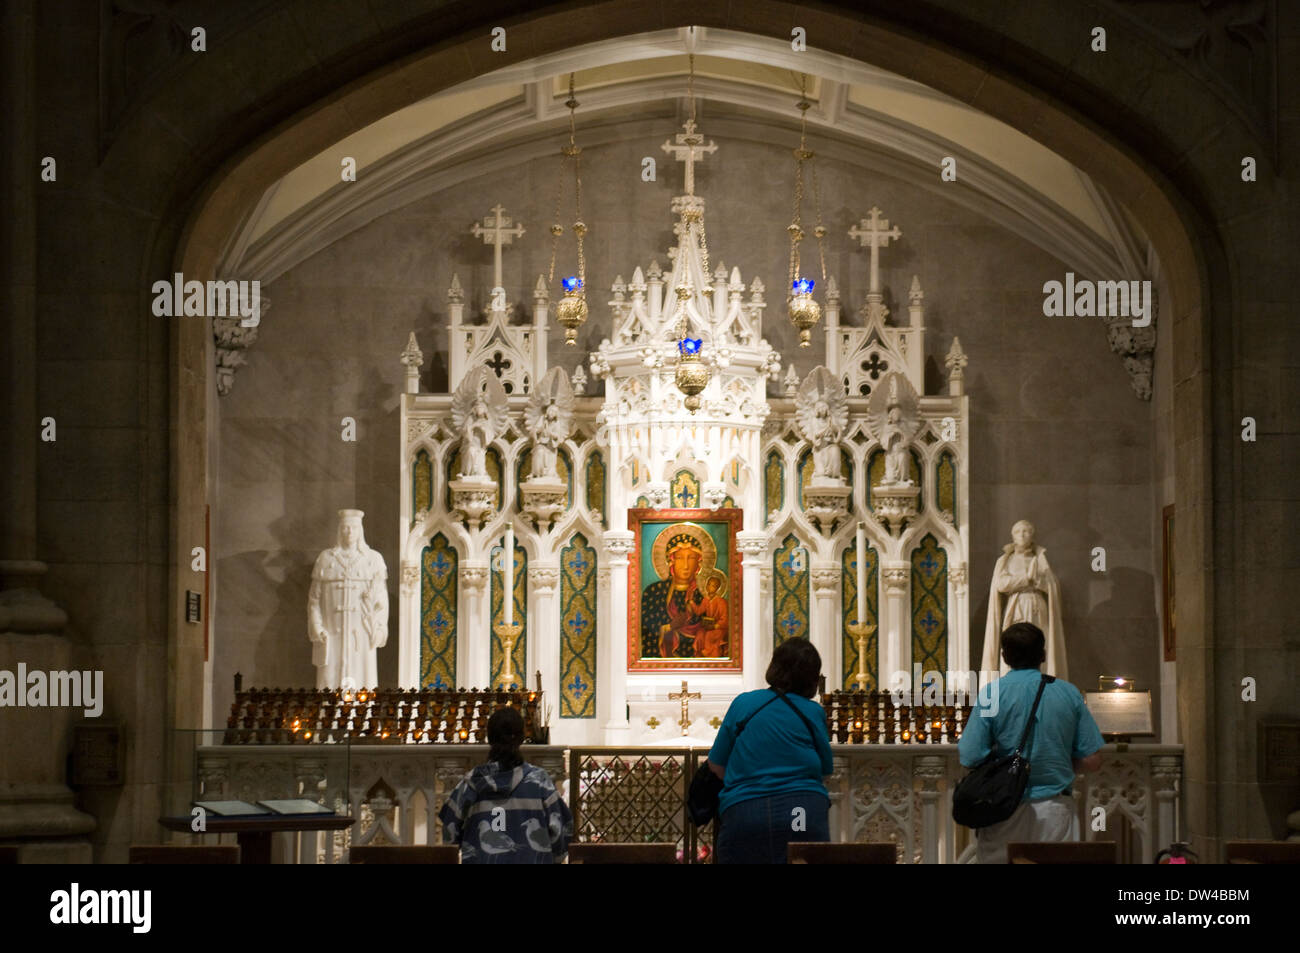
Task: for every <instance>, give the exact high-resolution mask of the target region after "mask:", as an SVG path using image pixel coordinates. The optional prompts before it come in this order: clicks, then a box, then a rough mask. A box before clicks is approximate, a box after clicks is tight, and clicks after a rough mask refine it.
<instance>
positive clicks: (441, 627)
mask: <svg viewBox="0 0 1300 953" xmlns="http://www.w3.org/2000/svg"><path fill="white" fill-rule="evenodd" d="M457 564H458V560H457V558H456V547H454V546H452V545H451V543H450V542H449V541H448V540H447V537H446V536H444V535H442V533H438V534H437V535H436V536H434V537H433V539H431V540H429V545H428V546H426V547H424V549H423V550H422V551H421V553H420V684H421V685H422V686H423V687H425V688H430V687H432V688H436V689H443V688H455V687H456V582H457V575H456V568H457Z"/></svg>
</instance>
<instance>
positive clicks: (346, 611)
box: [307, 510, 388, 689]
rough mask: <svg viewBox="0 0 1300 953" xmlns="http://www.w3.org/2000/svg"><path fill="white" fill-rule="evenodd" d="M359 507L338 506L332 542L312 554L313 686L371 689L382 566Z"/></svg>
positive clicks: (381, 623)
mask: <svg viewBox="0 0 1300 953" xmlns="http://www.w3.org/2000/svg"><path fill="white" fill-rule="evenodd" d="M363 515H364V514H363V513H362V512H361V510H339V528H338V540H337V545H335V546H334V547H333V548H332V549H327V550H325V551H324V552H322V553H321V554H320V555H319V556H318V557H316V565H315V567H314V568H313V569H312V573H311V592H310V593H309V595H308V597H307V634H308V636H309V637H310V638H311V640H312V654H311V660H312V664H313V665H315V666H316V687H317V688H351V689H358V688H377V687H378V686H379V673H378V654H379V651H378V650H379V649H380V648H381V647H382V646H383V645H384V643H385V642H387V641H388V587H387V580H388V570H387V567H385V566H384V557H382V556H380V555H379V553H377V552H375V551H374V550H373V549H371V548H370V547H369V546H367V545H366V538H365V533H364V532H363V530H362V528H361V519H362V516H363Z"/></svg>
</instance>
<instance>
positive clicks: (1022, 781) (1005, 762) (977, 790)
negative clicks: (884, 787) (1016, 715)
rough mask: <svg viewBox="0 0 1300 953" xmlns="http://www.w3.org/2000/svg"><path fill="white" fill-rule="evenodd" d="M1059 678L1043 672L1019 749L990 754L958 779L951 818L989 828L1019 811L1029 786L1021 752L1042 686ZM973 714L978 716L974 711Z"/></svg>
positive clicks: (1039, 698) (1032, 724)
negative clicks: (1017, 809) (1006, 752)
mask: <svg viewBox="0 0 1300 953" xmlns="http://www.w3.org/2000/svg"><path fill="white" fill-rule="evenodd" d="M1054 681H1056V679H1055V678H1054V677H1052V676H1051V675H1044V676H1043V677H1042V680H1041V681H1040V682H1039V683H1038V694H1037V695H1035V696H1034V707H1033V708H1031V709H1030V710H1029V720H1028V721H1026V722H1025V730H1024V732H1023V733H1022V734H1021V735H1020V744H1018V745H1016V750H1015V751H1013V752H1011V753H1010V754H1007V755H998V754H997V753H996V752H995V753H993V754H990V755H989V756H988V757H987V758H985V759H984V761H983V762H982V763H980V764H979V765H977V766H976V767H974V768H972V769H971V772H970V774H968V775H966V777H964V778H962V779H961V780H960V781H958V782H957V786H956V787H955V788H953V792H952V819H953V820H954V821H956V822H957V823H958V824H962V825H964V826H966V827H974V828H980V827H988V826H989V825H990V824H997V823H999V822H1001V821H1005V820H1006V819H1007V818H1009V817H1010V816H1011V815H1012V814H1014V813H1015V812H1016V808H1018V807H1019V806H1020V801H1021V799H1022V798H1024V796H1025V788H1026V787H1028V785H1029V759H1028V758H1027V757H1025V756H1024V755H1023V754H1022V753H1021V752H1022V751H1023V750H1024V747H1025V742H1026V741H1027V740H1028V738H1029V729H1030V728H1032V727H1033V726H1034V716H1035V715H1037V714H1038V703H1039V702H1040V701H1041V700H1042V698H1043V689H1044V688H1046V687H1047V684H1048V682H1054ZM971 714H972V715H973V716H974V717H977V718H978V717H979V715H977V714H975V712H971Z"/></svg>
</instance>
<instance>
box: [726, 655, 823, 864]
mask: <svg viewBox="0 0 1300 953" xmlns="http://www.w3.org/2000/svg"><path fill="white" fill-rule="evenodd" d="M821 668H822V660H821V655H820V654H818V652H817V648H816V647H815V646H814V645H813V644H812V643H811V642H809V641H808V640H807V639H802V638H795V639H787V640H786V641H785V642H782V643H781V644H780V645H778V646H777V648H776V651H775V652H773V653H772V662H771V664H770V665H768V667H767V683H768V685H769V686H771V687H770V688H764V689H759V690H758V691H755V692H746V693H745V694H743V695H740V696H738V697H737V698H736V699H735V700H734V701H732V703H731V707H730V708H728V709H727V715H726V717H725V718H723V719H722V726H721V727H720V728H719V729H718V737H717V739H716V740H715V741H714V742H713V748H712V749H711V750H710V751H709V767H710V768H712V769H713V771H714V773H715V774H717V775H718V777H720V778H722V781H723V788H722V794H721V795H720V797H719V798H718V817H719V822H720V823H721V825H722V828H721V830H720V831H719V832H718V836H717V842H716V843H717V850H718V853H717V862H718V863H720V864H784V863H785V862H786V847H787V845H788V844H789V843H790V842H791V841H829V840H830V839H831V838H830V821H829V811H830V795H829V794H828V793H827V791H826V785H825V784H823V783H822V778H823V777H826V776H827V775H829V774H830V773H831V771H832V770H833V767H832V764H831V743H830V737H829V736H828V734H827V732H826V713H825V712H824V711H823V710H822V706H821V705H818V704H817V703H816V702H814V701H813V700H812V696H813V695H814V694H816V692H817V682H818V678H819V676H820V675H821Z"/></svg>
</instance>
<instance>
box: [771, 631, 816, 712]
mask: <svg viewBox="0 0 1300 953" xmlns="http://www.w3.org/2000/svg"><path fill="white" fill-rule="evenodd" d="M821 673H822V657H821V654H820V653H818V651H817V646H815V645H813V644H812V643H811V642H809V641H808V640H807V639H804V638H793V639H786V640H785V641H784V642H782V643H781V644H780V645H778V646H777V647H776V651H775V652H773V653H772V662H771V664H770V665H768V667H767V675H766V676H765V677H766V678H767V684H769V685H771V686H772V687H773V688H775V689H776V690H777V691H781V692H794V693H795V694H796V695H802V696H803V697H804V698H812V697H813V695H816V694H817V679H818V676H820V675H821Z"/></svg>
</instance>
